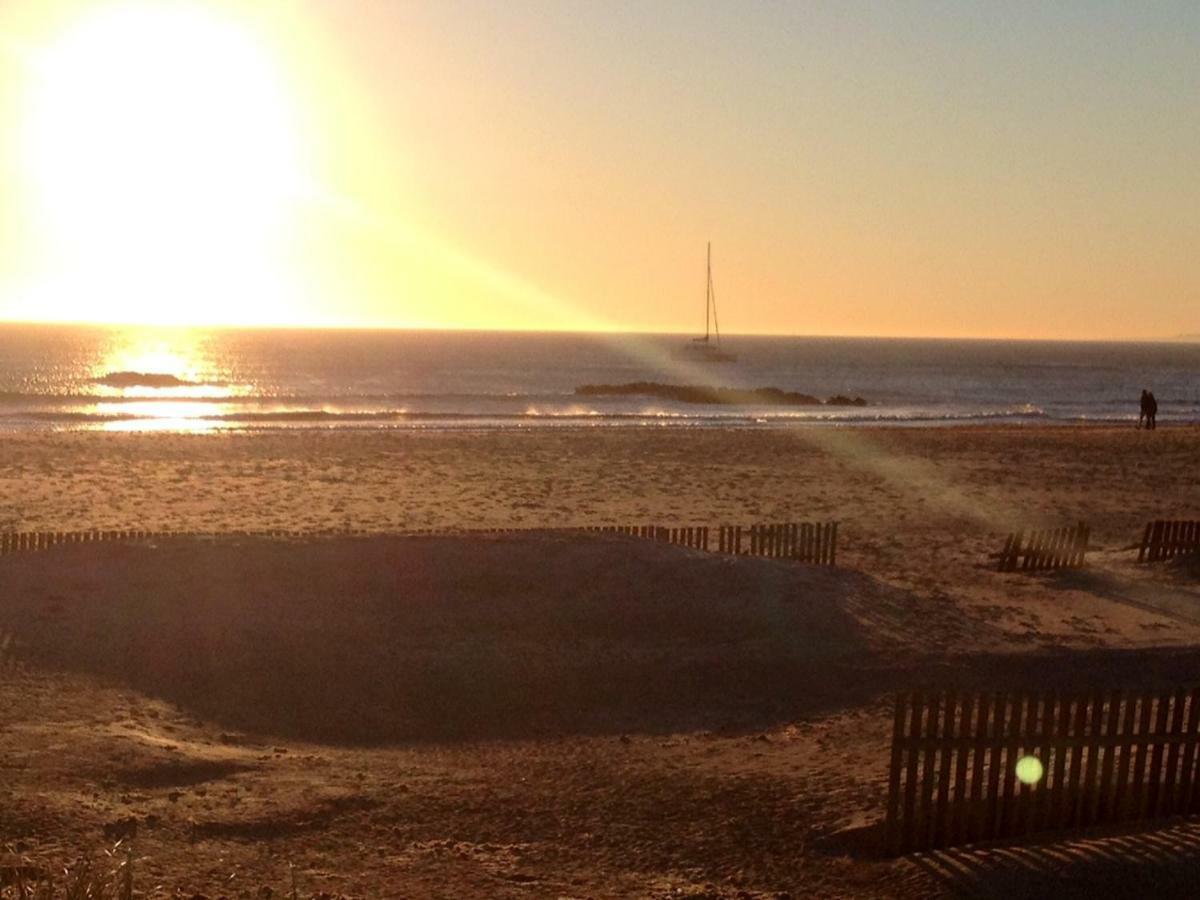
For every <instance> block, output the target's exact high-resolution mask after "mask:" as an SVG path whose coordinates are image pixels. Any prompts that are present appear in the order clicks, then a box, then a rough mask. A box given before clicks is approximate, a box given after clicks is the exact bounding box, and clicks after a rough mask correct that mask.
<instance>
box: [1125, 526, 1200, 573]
mask: <svg viewBox="0 0 1200 900" xmlns="http://www.w3.org/2000/svg"><path fill="white" fill-rule="evenodd" d="M1189 553H1200V522H1197V521H1164V520H1162V519H1158V520H1156V521H1154V522H1147V523H1146V531H1145V532H1144V533H1143V534H1142V545H1141V547H1140V548H1139V549H1138V562H1158V561H1159V560H1163V559H1174V558H1175V557H1176V556H1184V555H1186V554H1189Z"/></svg>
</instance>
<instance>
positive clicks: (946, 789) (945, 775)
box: [933, 691, 958, 847]
mask: <svg viewBox="0 0 1200 900" xmlns="http://www.w3.org/2000/svg"><path fill="white" fill-rule="evenodd" d="M957 703H958V696H957V695H956V694H955V693H954V692H953V691H950V692H948V693H947V694H946V709H945V711H944V712H943V713H942V733H941V736H942V737H943V738H946V739H953V738H954V737H955V736H956V734H957V732H956V730H955V727H954V726H955V719H954V716H955V712H956V710H957ZM953 757H954V749H953V745H950V744H949V742H948V740H947V741H944V742H943V747H942V751H941V760H940V761H939V762H940V768H939V769H938V783H937V811H936V812H935V813H934V817H933V846H934V847H942V846H945V842H946V826H947V821H946V820H947V816H948V815H949V810H950V765H951V762H952V761H953Z"/></svg>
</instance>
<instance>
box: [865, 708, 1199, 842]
mask: <svg viewBox="0 0 1200 900" xmlns="http://www.w3.org/2000/svg"><path fill="white" fill-rule="evenodd" d="M1198 746H1200V688H1193V689H1190V690H1186V689H1183V688H1178V689H1176V690H1174V691H1168V692H1157V693H1156V692H1141V693H1125V692H1121V691H1113V692H1107V693H1093V694H1090V695H1086V696H1058V695H1055V694H1053V693H1036V692H1032V693H1030V692H1025V693H1008V694H1004V693H990V694H977V695H956V694H954V693H937V694H920V693H914V694H902V695H900V696H899V697H897V699H896V709H895V721H894V723H893V732H892V757H891V770H890V773H889V781H888V806H887V842H888V848H889V850H890V851H891V852H892V853H907V852H911V851H914V850H931V849H936V848H940V847H949V846H954V845H959V844H970V843H974V842H977V841H985V840H994V839H999V838H1012V837H1017V836H1021V835H1025V834H1030V833H1034V832H1045V831H1053V830H1058V829H1064V828H1076V827H1082V826H1087V825H1097V824H1107V823H1112V822H1122V821H1132V820H1139V819H1154V818H1165V817H1168V816H1174V815H1187V814H1191V813H1195V812H1200V772H1197V763H1198V762H1200V759H1198V754H1197V748H1198ZM1026 758H1032V759H1036V760H1037V763H1036V764H1035V763H1032V762H1021V761H1022V760H1025V759H1026ZM1018 762H1021V774H1022V775H1023V776H1025V777H1027V778H1030V781H1031V782H1032V783H1026V781H1025V780H1024V779H1022V778H1018ZM1038 775H1040V777H1037V778H1033V777H1032V776H1038Z"/></svg>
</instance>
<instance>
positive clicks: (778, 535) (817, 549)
mask: <svg viewBox="0 0 1200 900" xmlns="http://www.w3.org/2000/svg"><path fill="white" fill-rule="evenodd" d="M587 530H588V531H599V532H609V533H615V534H628V535H632V536H633V537H643V538H649V539H651V540H656V541H665V542H666V543H670V544H679V545H681V546H684V547H693V548H696V549H698V550H708V551H710V552H714V551H715V552H717V553H729V554H733V555H736V556H767V557H771V558H773V559H793V560H798V561H800V562H805V563H812V564H813V565H819V566H832V565H836V564H837V533H838V523H837V522H783V523H777V524H774V525H720V526H717V527H716V528H714V529H711V530H710V529H709V527H708V526H706V525H705V526H697V527H686V526H685V527H680V528H664V527H662V526H658V525H602V526H596V527H592V528H588V529H587Z"/></svg>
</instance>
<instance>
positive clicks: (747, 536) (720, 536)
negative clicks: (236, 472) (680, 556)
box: [0, 522, 838, 566]
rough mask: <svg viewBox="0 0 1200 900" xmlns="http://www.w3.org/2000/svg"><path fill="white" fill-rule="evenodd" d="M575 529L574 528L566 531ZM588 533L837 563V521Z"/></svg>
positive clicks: (101, 534) (141, 536)
mask: <svg viewBox="0 0 1200 900" xmlns="http://www.w3.org/2000/svg"><path fill="white" fill-rule="evenodd" d="M532 530H539V531H540V530H550V531H555V530H559V529H518V528H485V529H466V530H464V529H450V528H447V529H429V530H425V531H408V532H399V533H400V534H407V535H431V534H472V533H475V534H480V533H484V534H496V533H520V532H522V531H532ZM567 530H575V529H567ZM582 530H584V531H589V532H601V533H607V534H626V535H630V536H632V537H640V538H646V539H649V540H655V541H664V542H666V543H670V544H678V545H680V546H684V547H692V548H695V549H698V550H707V551H711V552H717V553H731V554H737V555H742V556H768V557H773V558H776V559H792V560H797V561H799V562H805V563H811V564H813V565H824V566H832V565H835V564H836V562H837V532H838V523H837V522H824V523H822V522H788V523H782V524H775V525H750V526H742V525H721V526H719V527H717V528H715V529H710V528H709V527H708V526H707V525H704V526H681V527H670V528H669V527H663V526H660V525H598V526H590V527H587V528H584V529H582ZM229 533H230V534H238V535H246V536H259V537H315V536H332V535H364V534H370V533H371V532H367V531H362V530H358V529H350V528H346V529H340V530H328V531H303V532H302V531H284V530H268V531H237V532H229ZM188 536H190V537H214V536H216V533H215V532H151V531H57V532H16V533H12V532H10V533H0V555H2V554H5V553H15V552H18V551H23V550H44V549H46V548H48V547H52V546H55V545H57V544H86V543H95V542H99V541H118V540H125V541H128V540H151V539H156V538H168V537H188Z"/></svg>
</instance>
